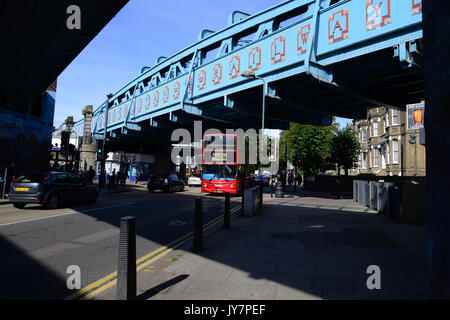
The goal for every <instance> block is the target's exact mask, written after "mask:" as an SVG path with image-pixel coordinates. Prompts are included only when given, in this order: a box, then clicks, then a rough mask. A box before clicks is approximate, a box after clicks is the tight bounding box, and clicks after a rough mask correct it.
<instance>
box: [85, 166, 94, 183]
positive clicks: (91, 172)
mask: <svg viewBox="0 0 450 320" xmlns="http://www.w3.org/2000/svg"><path fill="white" fill-rule="evenodd" d="M87 176H88V182H89V184H94V177H95V170H94V169H93V168H92V166H90V167H89V171H88V173H87Z"/></svg>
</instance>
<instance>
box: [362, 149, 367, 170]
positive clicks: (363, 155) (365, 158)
mask: <svg viewBox="0 0 450 320" xmlns="http://www.w3.org/2000/svg"><path fill="white" fill-rule="evenodd" d="M361 167H362V169H366V168H367V154H366V153H365V152H364V153H363V154H362V166H361Z"/></svg>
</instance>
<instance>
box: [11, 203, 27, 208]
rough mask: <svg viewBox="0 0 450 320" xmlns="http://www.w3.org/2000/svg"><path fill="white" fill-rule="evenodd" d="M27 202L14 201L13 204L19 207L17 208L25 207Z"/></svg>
mask: <svg viewBox="0 0 450 320" xmlns="http://www.w3.org/2000/svg"><path fill="white" fill-rule="evenodd" d="M25 205H26V204H25V203H17V202H15V203H13V206H14V208H17V209H23V208H25Z"/></svg>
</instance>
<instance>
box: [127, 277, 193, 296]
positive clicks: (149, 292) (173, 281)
mask: <svg viewBox="0 0 450 320" xmlns="http://www.w3.org/2000/svg"><path fill="white" fill-rule="evenodd" d="M188 277H189V275H188V274H182V275H179V276H176V277H175V278H173V279H171V280H169V281H166V282H164V283H161V284H160V285H158V286H156V287H153V288H151V289H149V290H147V291H145V292H144V293H141V294H140V295H139V296H137V297H136V300H147V299H150V298H151V297H153V296H155V295H157V294H158V293H160V292H161V291H163V290H165V289H167V288H170V287H172V286H174V285H176V284H177V283H179V282H181V281H183V280H185V279H187V278H188Z"/></svg>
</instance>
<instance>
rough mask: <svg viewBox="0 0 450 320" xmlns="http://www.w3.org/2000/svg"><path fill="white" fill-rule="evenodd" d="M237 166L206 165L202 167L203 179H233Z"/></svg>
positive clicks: (235, 175)
mask: <svg viewBox="0 0 450 320" xmlns="http://www.w3.org/2000/svg"><path fill="white" fill-rule="evenodd" d="M237 173H238V167H237V166H229V165H207V166H204V168H203V179H205V180H230V179H231V180H235V179H236V178H237Z"/></svg>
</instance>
